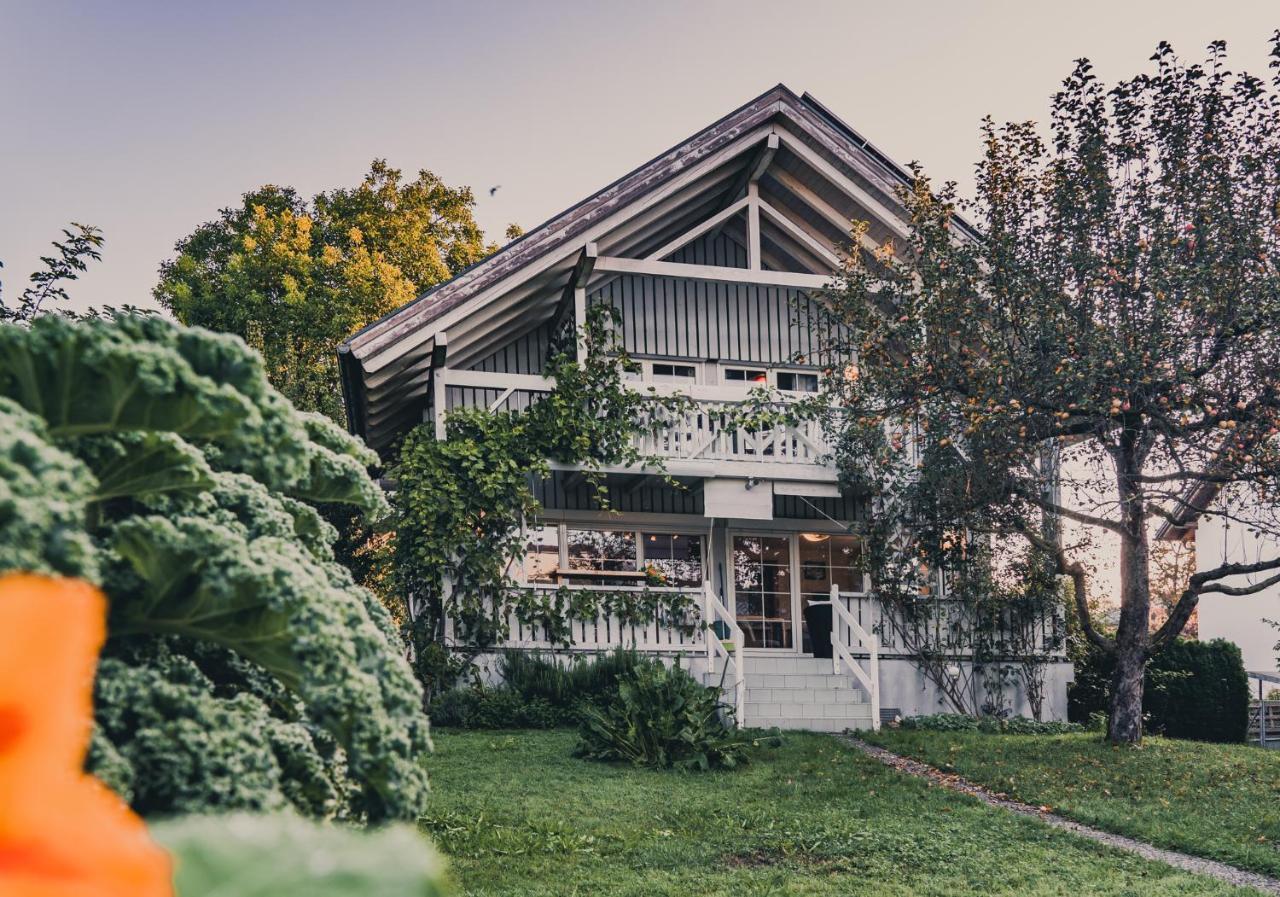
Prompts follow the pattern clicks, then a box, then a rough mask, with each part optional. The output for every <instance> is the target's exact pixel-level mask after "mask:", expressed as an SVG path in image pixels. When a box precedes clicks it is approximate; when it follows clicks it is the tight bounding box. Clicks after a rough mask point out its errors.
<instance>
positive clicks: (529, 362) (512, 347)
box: [471, 324, 551, 374]
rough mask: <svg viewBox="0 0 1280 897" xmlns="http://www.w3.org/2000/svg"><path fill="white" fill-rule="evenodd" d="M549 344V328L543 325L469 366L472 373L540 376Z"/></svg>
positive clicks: (548, 325)
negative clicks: (490, 372)
mask: <svg viewBox="0 0 1280 897" xmlns="http://www.w3.org/2000/svg"><path fill="white" fill-rule="evenodd" d="M550 343H551V326H550V324H544V325H542V326H541V327H538V328H537V329H536V330H531V331H529V332H528V333H526V334H524V335H523V336H520V337H517V338H516V339H514V340H512V341H511V342H510V343H508V344H507V345H505V346H503V347H502V348H501V349H499V350H497V351H496V352H494V353H493V354H492V355H489V356H487V357H485V358H482V359H480V360H479V361H477V362H476V363H475V364H473V365H471V370H473V371H492V372H496V373H500V374H541V373H542V368H543V365H544V364H546V360H547V348H548V346H549V345H550Z"/></svg>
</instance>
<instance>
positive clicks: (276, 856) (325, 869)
mask: <svg viewBox="0 0 1280 897" xmlns="http://www.w3.org/2000/svg"><path fill="white" fill-rule="evenodd" d="M152 834H153V835H154V836H155V838H156V840H158V841H159V842H160V843H161V844H162V845H164V847H165V848H167V849H168V850H169V852H170V853H172V854H173V856H174V858H175V859H176V864H175V865H176V867H177V874H176V878H175V882H174V883H175V885H176V888H177V891H178V893H180V894H186V895H210V894H215V893H216V894H235V895H236V897H385V895H391V894H397V895H400V894H405V895H409V894H412V895H416V897H443V895H444V894H447V893H450V892H451V889H450V888H448V887H447V877H446V874H445V862H444V859H443V858H442V857H441V856H440V855H439V854H438V853H437V852H436V851H435V850H434V849H433V848H432V846H431V843H430V842H429V841H427V840H426V838H424V837H423V836H422V834H421V833H419V832H418V831H417V830H416V829H415V828H414V827H413V826H410V825H397V826H389V827H386V828H381V829H378V830H376V831H369V830H363V831H361V830H357V829H352V828H345V827H342V826H333V825H316V824H315V823H311V822H307V821H305V820H302V819H298V818H296V817H294V816H290V815H287V814H272V815H269V816H255V815H250V814H247V813H237V814H232V815H227V816H206V817H188V818H183V819H173V820H167V821H164V822H161V823H159V824H157V825H155V826H153V827H152Z"/></svg>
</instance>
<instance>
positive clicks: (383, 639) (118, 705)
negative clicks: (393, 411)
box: [0, 316, 430, 820]
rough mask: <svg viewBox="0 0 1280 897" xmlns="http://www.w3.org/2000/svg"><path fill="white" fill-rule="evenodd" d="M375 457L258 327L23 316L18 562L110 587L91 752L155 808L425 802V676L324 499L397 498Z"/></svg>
mask: <svg viewBox="0 0 1280 897" xmlns="http://www.w3.org/2000/svg"><path fill="white" fill-rule="evenodd" d="M373 460H374V458H373V456H372V454H371V453H370V452H369V451H368V450H367V449H365V448H364V447H363V446H361V445H360V444H359V443H358V442H356V441H355V440H354V439H352V438H351V437H350V436H348V435H347V434H346V433H345V432H343V431H342V430H340V429H339V428H338V427H337V426H336V425H335V424H333V423H332V422H330V421H328V420H327V419H325V418H323V417H321V416H319V415H315V414H304V413H300V412H298V411H296V410H295V409H294V408H293V406H292V405H291V404H290V403H289V402H288V401H287V400H286V399H285V398H284V397H283V396H282V395H281V394H280V393H279V392H277V391H276V390H275V389H274V388H273V387H272V386H271V385H270V384H269V383H268V382H267V380H266V377H265V375H264V372H263V368H262V361H261V359H260V358H259V357H258V355H257V354H256V353H254V352H252V351H250V350H249V349H248V348H247V347H246V346H245V345H244V343H243V342H241V341H240V340H239V339H237V338H234V337H228V336H220V335H215V334H212V333H208V332H206V331H202V330H196V329H186V328H182V327H178V326H175V325H173V324H170V323H168V322H166V321H164V320H161V319H160V318H156V317H131V316H122V317H117V318H114V319H111V320H106V319H96V320H87V321H81V322H73V321H70V320H67V319H65V318H62V317H58V316H45V317H41V318H38V319H36V320H35V321H34V322H32V323H31V325H30V327H20V326H15V325H0V571H5V570H33V571H40V572H48V573H55V574H63V575H70V576H78V577H82V578H85V579H88V580H90V581H92V582H94V583H96V584H99V585H101V586H102V588H103V590H104V592H105V593H106V594H107V596H108V598H109V600H110V615H109V620H108V638H107V644H106V646H105V648H104V650H103V655H102V658H103V659H102V662H101V664H100V667H99V673H98V677H97V682H96V699H95V707H96V716H97V726H98V731H97V732H96V733H95V737H94V740H93V747H92V750H91V752H90V757H89V766H90V768H91V769H92V770H93V771H95V772H97V771H101V772H102V775H103V777H104V778H105V779H107V780H108V781H109V782H110V783H111V784H112V785H113V787H115V788H116V789H117V790H118V791H119V792H120V793H121V794H122V795H124V796H126V797H128V798H130V799H131V801H132V803H133V804H134V806H135V807H136V808H137V809H138V810H139V811H141V812H144V813H172V812H177V811H197V810H219V811H221V810H228V809H255V810H262V809H275V808H282V809H284V808H292V809H294V810H295V811H297V812H300V813H304V814H307V815H312V816H319V817H337V818H357V819H369V820H381V819H388V818H413V817H415V816H416V815H417V814H418V813H419V812H420V811H421V809H422V806H423V804H424V801H425V798H426V794H427V781H426V773H425V771H424V770H423V768H422V766H421V764H420V762H419V760H420V756H421V755H422V754H423V753H424V752H425V751H426V750H427V749H428V748H429V745H430V742H429V739H428V737H427V722H426V718H425V716H424V715H423V713H422V692H421V689H420V687H419V686H418V685H417V683H416V682H415V681H414V679H413V675H412V672H411V670H410V669H409V667H408V665H407V663H406V662H405V661H404V659H403V657H402V656H401V652H402V646H401V644H400V642H399V639H398V636H397V634H396V632H395V630H394V627H393V625H392V623H391V621H390V619H389V617H388V616H387V613H386V611H385V609H384V608H383V607H382V606H381V605H380V604H379V603H378V602H377V601H376V600H375V599H374V598H373V596H371V595H370V594H369V593H368V592H367V591H365V590H364V589H361V588H359V587H357V586H356V585H355V584H354V582H353V581H352V578H351V575H350V573H349V572H348V571H347V570H346V569H344V568H343V567H342V566H340V565H339V564H337V563H336V562H335V561H334V556H333V542H334V539H335V536H336V534H335V532H334V530H333V528H332V527H331V526H330V525H329V524H328V523H326V522H325V521H324V519H323V518H322V517H321V516H320V514H319V513H318V512H317V510H316V507H315V505H316V504H319V503H342V504H347V505H351V506H353V507H355V508H358V509H360V510H361V511H362V512H364V513H366V514H369V515H371V516H378V515H380V514H382V513H384V512H385V510H386V507H385V502H384V499H383V497H382V494H381V492H380V490H379V489H378V487H377V485H376V484H375V483H374V482H373V481H372V480H371V479H370V477H369V476H368V474H367V472H366V468H367V466H368V465H369V464H370V463H372V462H373Z"/></svg>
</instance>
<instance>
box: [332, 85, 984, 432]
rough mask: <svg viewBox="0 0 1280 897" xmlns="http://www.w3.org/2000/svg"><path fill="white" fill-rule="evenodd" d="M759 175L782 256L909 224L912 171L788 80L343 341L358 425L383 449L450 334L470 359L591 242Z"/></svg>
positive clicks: (801, 261)
mask: <svg viewBox="0 0 1280 897" xmlns="http://www.w3.org/2000/svg"><path fill="white" fill-rule="evenodd" d="M766 144H767V145H768V146H769V147H770V152H769V154H768V156H767V157H765V154H764V147H765V146H766ZM762 157H763V158H762ZM765 166H768V169H767V173H766V174H761V173H760V172H757V171H755V170H754V169H756V168H761V170H763V169H764V167H765ZM753 175H754V176H757V177H760V183H761V185H762V187H761V189H762V190H768V191H770V196H771V198H772V201H773V203H774V207H775V208H776V209H778V210H781V211H782V212H783V213H784V215H785V217H786V218H787V219H789V221H783V222H778V223H777V224H778V225H782V226H779V227H778V228H777V231H778V233H777V235H776V236H775V239H776V251H775V259H776V260H777V261H776V262H775V264H776V265H778V266H787V267H788V268H789V269H791V270H803V268H798V267H797V266H805V267H807V269H808V270H810V271H811V272H813V273H822V274H830V273H832V266H831V265H830V264H829V263H824V262H823V261H822V259H823V258H827V259H828V260H829V258H830V256H831V253H826V254H825V255H824V253H823V252H822V251H815V250H814V249H813V246H814V245H815V243H822V244H825V245H826V246H830V247H835V246H837V245H839V244H842V243H843V242H846V241H847V239H848V231H849V224H850V222H851V220H854V219H857V220H866V221H869V222H870V224H871V227H870V231H869V236H868V239H867V242H869V243H872V244H874V243H876V242H879V241H882V240H884V239H887V238H891V237H901V236H903V235H905V233H906V228H905V224H904V220H903V219H904V215H903V212H902V209H901V206H900V203H899V201H898V198H897V191H898V189H899V188H901V187H904V186H907V185H909V184H910V177H909V175H908V173H907V172H906V171H904V170H903V169H902V168H901V167H900V166H898V165H897V164H896V163H894V162H893V161H892V160H890V159H889V158H888V157H887V156H886V155H885V154H884V153H882V152H880V151H879V150H878V149H876V148H875V147H874V146H872V145H871V144H870V143H869V142H868V141H867V140H866V139H865V138H864V137H862V136H861V135H859V134H858V133H857V132H856V131H854V130H853V129H852V128H850V127H849V126H848V125H846V124H845V123H844V122H842V121H840V119H838V118H837V117H836V116H834V115H833V114H832V113H831V112H829V111H828V110H827V109H826V108H825V107H823V106H822V105H821V104H820V103H818V102H817V101H816V100H814V99H813V98H812V97H810V96H809V95H808V94H805V95H803V96H797V95H796V94H795V93H793V92H792V91H791V90H789V89H788V88H786V87H785V86H783V85H781V84H779V85H778V86H776V87H774V88H772V89H770V90H768V91H766V92H765V93H763V94H761V95H760V96H758V97H756V98H755V99H753V100H751V101H750V102H748V103H745V104H744V105H742V106H740V107H739V108H737V109H735V110H734V111H733V112H730V113H729V114H728V115H726V116H724V117H723V118H721V119H719V120H718V121H716V122H714V123H712V124H711V125H709V126H707V127H706V128H704V129H703V130H701V131H699V132H698V133H697V134H694V135H693V136H692V137H690V138H688V139H687V140H684V141H682V142H681V143H679V144H677V145H676V146H674V147H672V148H671V149H669V150H667V151H666V152H664V153H662V154H660V155H658V156H656V157H654V158H653V159H650V160H649V161H648V162H646V163H644V164H643V165H641V166H640V167H638V168H636V169H635V170H634V171H632V172H630V173H628V174H626V175H624V176H623V177H621V178H619V179H618V180H616V181H614V182H613V183H611V184H609V185H608V186H606V187H604V188H603V189H602V190H600V191H598V192H597V193H595V194H594V195H592V196H590V197H588V198H587V199H585V200H583V201H581V202H579V203H577V204H576V205H573V206H571V207H569V208H568V209H566V210H565V211H563V212H561V213H560V214H559V215H556V216H555V217H553V218H551V219H550V220H548V221H546V222H544V223H542V224H541V225H539V226H538V227H536V228H533V229H532V230H530V231H529V232H528V233H527V234H525V235H524V236H523V237H521V238H520V239H518V240H515V241H513V242H511V243H509V244H507V245H506V246H504V247H503V248H502V249H501V250H499V251H498V252H496V253H495V254H493V255H492V256H490V257H488V258H486V259H484V260H483V261H481V262H479V263H477V264H475V265H473V266H471V267H470V268H468V269H466V270H465V271H463V272H461V273H460V274H458V275H457V276H456V277H454V278H453V279H451V280H449V281H446V282H445V283H442V284H440V285H438V286H436V287H434V288H432V289H431V290H429V291H428V292H427V293H425V294H423V295H422V296H421V297H419V298H418V299H416V300H414V301H413V302H411V303H409V304H408V305H405V306H404V307H402V308H400V309H397V310H396V311H395V312H393V313H391V314H390V315H387V316H386V317H384V318H382V319H381V320H379V321H376V322H374V323H373V324H370V325H369V326H367V327H365V328H364V329H362V330H360V331H359V332H358V333H356V334H355V335H354V336H352V337H351V338H350V339H349V340H347V341H346V342H345V343H343V344H342V345H341V346H340V347H339V350H338V351H339V361H340V366H341V371H342V385H343V391H344V392H345V394H346V400H347V402H346V404H347V413H348V422H349V425H350V427H351V429H352V431H353V432H355V433H357V434H359V435H362V436H364V437H365V439H366V440H367V441H368V442H369V443H370V444H371V445H373V446H374V447H375V448H381V447H384V446H386V445H387V444H389V442H390V441H391V440H392V439H393V438H394V437H395V435H396V433H398V432H400V431H402V430H404V429H405V428H407V427H409V426H412V425H413V424H414V423H416V422H418V421H420V420H421V419H422V410H423V408H424V406H425V400H426V393H427V388H428V387H427V380H428V372H429V369H430V366H431V357H432V354H433V351H434V350H435V349H436V346H437V339H438V336H439V335H440V334H441V333H443V332H446V331H447V333H448V337H449V339H448V344H449V353H450V364H451V365H452V364H454V363H455V360H456V362H457V363H459V364H465V363H466V362H467V361H468V360H469V359H472V358H475V357H478V353H479V352H481V351H482V350H483V349H491V348H492V347H493V344H494V340H495V339H502V338H514V337H516V336H519V335H520V333H521V332H525V331H527V330H528V328H530V327H532V326H536V325H537V324H538V323H539V322H545V320H547V319H548V318H549V317H550V316H551V315H552V314H553V313H554V309H555V307H556V300H557V297H558V296H559V294H560V292H561V291H562V290H563V287H564V285H565V283H566V282H567V281H568V278H569V277H570V276H571V274H572V272H573V269H574V265H575V262H576V261H577V258H578V256H579V254H580V253H581V251H582V248H583V247H584V245H586V243H587V242H594V243H596V244H597V245H598V246H599V251H600V252H601V254H603V255H609V256H618V257H634V258H644V257H645V255H646V254H648V253H651V252H653V251H655V250H659V249H660V247H663V246H665V245H667V241H669V240H671V239H672V238H673V237H678V235H680V234H681V233H684V232H685V231H687V230H688V229H689V228H690V227H692V226H694V225H696V224H697V223H698V222H700V221H704V220H706V219H708V218H709V217H710V216H712V215H715V214H717V213H723V212H724V211H725V210H726V209H727V208H728V207H729V206H730V205H731V204H732V203H733V202H734V201H735V200H736V199H737V197H738V196H740V195H741V193H742V192H743V191H745V189H746V183H747V180H748V178H750V177H752V176H753ZM963 226H964V227H965V228H966V229H968V226H967V225H963ZM788 230H789V231H790V234H791V239H790V240H789V239H788V234H787V231H788ZM806 236H808V240H807V241H806V240H805V237H806ZM815 236H816V240H815V239H814V237H815ZM792 241H794V245H793V242H792ZM806 242H807V243H808V247H806V246H805V245H804V244H805V243H806ZM815 260H817V264H816V265H815Z"/></svg>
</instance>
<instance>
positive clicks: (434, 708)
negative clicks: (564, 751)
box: [429, 648, 648, 729]
mask: <svg viewBox="0 0 1280 897" xmlns="http://www.w3.org/2000/svg"><path fill="white" fill-rule="evenodd" d="M647 662H648V661H646V660H644V659H643V658H641V657H640V655H638V654H637V653H636V652H634V651H628V650H625V649H622V648H619V649H618V650H616V651H611V652H609V653H606V654H600V655H597V656H594V657H578V658H574V659H572V660H570V661H569V662H567V663H560V662H557V661H556V660H555V658H553V657H543V656H541V655H538V654H532V653H529V652H526V651H506V652H504V653H503V655H502V662H501V666H500V673H501V675H502V681H503V684H502V685H501V686H498V687H483V686H480V685H476V686H472V687H467V688H455V689H451V690H450V691H447V692H444V693H443V694H440V695H438V696H437V697H435V698H434V699H432V701H431V705H430V707H429V713H430V716H431V719H432V721H434V722H435V723H436V724H437V725H440V726H449V727H455V728H461V729H516V728H529V729H555V728H560V727H562V726H576V725H577V724H578V723H579V721H580V720H581V707H582V706H583V705H584V704H587V703H592V702H600V701H607V700H611V699H613V698H615V697H616V696H617V694H618V683H619V681H620V680H621V678H622V677H623V676H624V675H626V674H628V673H631V672H634V671H635V670H636V668H637V667H639V666H641V665H642V664H645V663H647Z"/></svg>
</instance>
